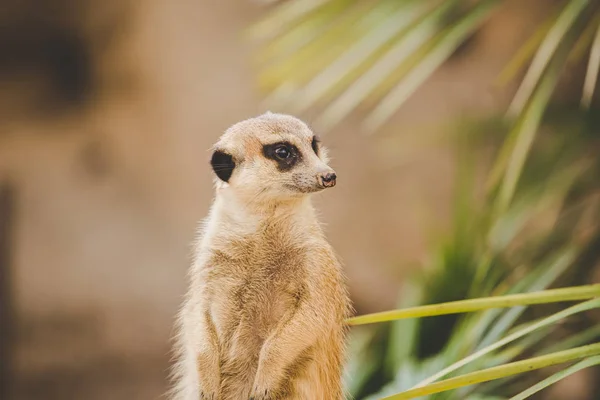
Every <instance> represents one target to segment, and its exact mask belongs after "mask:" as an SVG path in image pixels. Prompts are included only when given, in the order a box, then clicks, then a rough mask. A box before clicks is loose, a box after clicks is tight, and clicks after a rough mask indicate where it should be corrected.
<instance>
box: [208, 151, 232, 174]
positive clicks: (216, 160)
mask: <svg viewBox="0 0 600 400" xmlns="http://www.w3.org/2000/svg"><path fill="white" fill-rule="evenodd" d="M210 165H211V166H212V169H213V171H215V174H217V176H218V177H219V179H220V180H222V181H223V182H229V178H231V174H233V169H234V168H235V162H234V161H233V157H232V156H231V154H227V153H225V152H224V151H221V150H215V152H214V153H213V155H212V158H211V159H210Z"/></svg>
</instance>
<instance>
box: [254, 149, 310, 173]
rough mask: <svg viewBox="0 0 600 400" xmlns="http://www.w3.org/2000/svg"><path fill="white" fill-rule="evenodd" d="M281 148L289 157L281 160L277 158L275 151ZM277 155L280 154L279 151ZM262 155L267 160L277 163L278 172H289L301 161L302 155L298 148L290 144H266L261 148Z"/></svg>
mask: <svg viewBox="0 0 600 400" xmlns="http://www.w3.org/2000/svg"><path fill="white" fill-rule="evenodd" d="M282 147H283V148H285V149H286V150H287V152H289V157H287V158H283V159H282V158H280V157H278V155H277V153H278V152H277V149H280V148H282ZM279 153H280V154H281V151H280V152H279ZM263 154H264V156H265V157H266V158H268V159H269V160H273V161H275V162H276V163H277V169H278V170H280V171H289V170H290V169H292V168H293V167H294V165H296V164H297V163H298V161H300V160H301V159H302V154H301V153H300V151H299V150H298V148H297V147H296V146H294V145H293V144H291V143H290V142H278V143H273V144H266V145H264V146H263Z"/></svg>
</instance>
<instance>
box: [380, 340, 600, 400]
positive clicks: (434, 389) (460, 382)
mask: <svg viewBox="0 0 600 400" xmlns="http://www.w3.org/2000/svg"><path fill="white" fill-rule="evenodd" d="M599 354H600V343H595V344H590V345H587V346H581V347H577V348H575V349H569V350H565V351H559V352H556V353H552V354H548V355H545V356H540V357H534V358H530V359H527V360H522V361H516V362H513V363H508V364H504V365H501V366H498V367H493V368H488V369H484V370H482V371H477V372H472V373H469V374H465V375H461V376H457V377H455V378H450V379H446V380H443V381H440V382H436V383H432V384H430V385H427V386H423V387H420V388H416V389H411V390H407V391H406V392H403V393H398V394H396V395H392V396H388V397H385V398H384V400H403V399H413V398H415V397H419V396H425V395H428V394H432V393H439V392H443V391H447V390H453V389H456V388H460V387H463V386H468V385H473V384H476V383H481V382H487V381H491V380H494V379H499V378H503V377H507V376H512V375H516V374H521V373H523V372H529V371H534V370H536V369H540V368H545V367H549V366H552V365H558V364H564V363H567V362H569V361H573V360H578V359H582V358H586V357H591V356H596V355H599Z"/></svg>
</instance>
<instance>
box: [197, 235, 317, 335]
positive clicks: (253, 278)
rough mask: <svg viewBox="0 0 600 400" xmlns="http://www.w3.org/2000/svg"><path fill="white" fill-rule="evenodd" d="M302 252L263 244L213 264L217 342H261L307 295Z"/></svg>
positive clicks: (213, 311)
mask: <svg viewBox="0 0 600 400" xmlns="http://www.w3.org/2000/svg"><path fill="white" fill-rule="evenodd" d="M306 256H307V255H306V252H305V251H304V250H303V249H301V248H298V247H294V246H285V245H279V246H277V245H272V244H271V243H268V244H266V245H265V246H262V247H255V248H254V251H251V252H246V253H245V254H242V255H237V256H234V257H231V256H229V257H226V256H223V255H222V254H221V255H220V257H218V258H219V259H218V260H215V261H214V262H213V267H212V269H213V274H212V276H211V278H210V282H209V285H210V286H211V294H212V296H211V297H212V299H211V302H210V304H211V315H212V318H213V320H214V323H215V326H216V328H217V333H218V334H219V336H221V337H224V338H227V337H231V336H232V335H234V334H236V332H237V334H242V333H243V334H244V335H246V336H248V335H249V336H253V337H255V338H256V339H258V340H264V339H265V338H266V337H267V336H268V334H269V332H270V331H271V330H272V329H273V328H274V326H275V325H276V324H277V322H278V321H280V320H281V319H282V318H284V317H285V315H286V313H288V312H293V310H294V309H295V307H297V306H298V304H299V303H300V301H302V300H303V299H304V298H305V297H306V296H307V295H308V291H309V289H308V285H307V280H308V279H307V278H308V276H307V274H308V270H307V268H306V263H307V260H306Z"/></svg>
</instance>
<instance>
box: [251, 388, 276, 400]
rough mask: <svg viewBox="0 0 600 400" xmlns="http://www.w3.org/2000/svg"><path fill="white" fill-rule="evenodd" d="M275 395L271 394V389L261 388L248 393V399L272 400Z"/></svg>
mask: <svg viewBox="0 0 600 400" xmlns="http://www.w3.org/2000/svg"><path fill="white" fill-rule="evenodd" d="M274 399H275V397H274V396H272V395H271V391H270V390H269V389H262V390H256V389H254V390H253V391H252V394H251V395H250V400H274Z"/></svg>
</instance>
